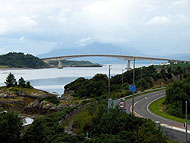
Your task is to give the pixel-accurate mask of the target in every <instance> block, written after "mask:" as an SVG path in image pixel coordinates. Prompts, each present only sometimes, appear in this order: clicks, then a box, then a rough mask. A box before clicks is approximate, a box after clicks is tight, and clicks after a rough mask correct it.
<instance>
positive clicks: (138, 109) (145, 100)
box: [126, 90, 184, 127]
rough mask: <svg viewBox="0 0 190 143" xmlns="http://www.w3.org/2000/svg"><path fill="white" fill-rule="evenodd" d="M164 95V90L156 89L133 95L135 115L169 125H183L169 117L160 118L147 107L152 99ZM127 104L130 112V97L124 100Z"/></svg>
mask: <svg viewBox="0 0 190 143" xmlns="http://www.w3.org/2000/svg"><path fill="white" fill-rule="evenodd" d="M163 96H165V90H161V91H156V92H152V93H147V94H144V95H141V96H138V97H135V100H134V103H135V108H134V111H135V114H136V116H139V117H143V118H148V119H151V120H153V121H160V123H161V124H167V125H170V126H176V127H183V126H184V124H183V123H179V122H175V121H172V120H169V119H165V118H162V117H160V116H158V115H155V114H153V113H151V112H150V111H149V109H148V105H149V104H151V103H152V102H153V101H155V100H157V99H159V98H161V97H163ZM126 102H127V104H126V106H127V112H128V113H130V112H131V111H130V108H131V103H132V99H129V100H127V101H126Z"/></svg>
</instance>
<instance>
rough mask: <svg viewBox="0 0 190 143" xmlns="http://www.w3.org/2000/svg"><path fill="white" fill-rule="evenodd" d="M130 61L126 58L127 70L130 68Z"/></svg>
mask: <svg viewBox="0 0 190 143" xmlns="http://www.w3.org/2000/svg"><path fill="white" fill-rule="evenodd" d="M130 62H131V61H130V60H127V68H126V70H127V71H129V70H131V66H130Z"/></svg>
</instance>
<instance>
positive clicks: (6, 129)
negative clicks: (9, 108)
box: [0, 112, 23, 143]
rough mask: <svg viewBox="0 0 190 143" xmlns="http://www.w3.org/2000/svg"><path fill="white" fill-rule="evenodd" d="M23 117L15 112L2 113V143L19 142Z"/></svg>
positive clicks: (0, 130) (0, 120)
mask: <svg viewBox="0 0 190 143" xmlns="http://www.w3.org/2000/svg"><path fill="white" fill-rule="evenodd" d="M22 125H23V121H22V119H21V118H20V117H19V116H18V115H17V114H16V113H14V112H7V113H0V141H1V143H19V142H20V135H21V131H22V129H23V127H22Z"/></svg>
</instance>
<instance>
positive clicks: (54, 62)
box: [48, 60, 102, 67]
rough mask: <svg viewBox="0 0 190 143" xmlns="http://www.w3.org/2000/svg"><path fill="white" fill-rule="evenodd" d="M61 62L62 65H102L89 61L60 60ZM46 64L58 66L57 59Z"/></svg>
mask: <svg viewBox="0 0 190 143" xmlns="http://www.w3.org/2000/svg"><path fill="white" fill-rule="evenodd" d="M61 63H62V66H63V67H102V65H100V64H96V63H92V62H89V61H74V60H61ZM48 64H49V65H50V66H51V67H58V61H50V62H49V63H48Z"/></svg>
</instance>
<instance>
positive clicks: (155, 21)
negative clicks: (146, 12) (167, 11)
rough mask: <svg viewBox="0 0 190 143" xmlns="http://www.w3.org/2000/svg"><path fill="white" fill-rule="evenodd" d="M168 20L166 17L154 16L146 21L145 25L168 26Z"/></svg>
mask: <svg viewBox="0 0 190 143" xmlns="http://www.w3.org/2000/svg"><path fill="white" fill-rule="evenodd" d="M169 23H170V19H169V18H168V17H166V16H156V17H154V18H151V19H150V20H148V21H147V22H146V23H145V24H146V25H154V24H169Z"/></svg>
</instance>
